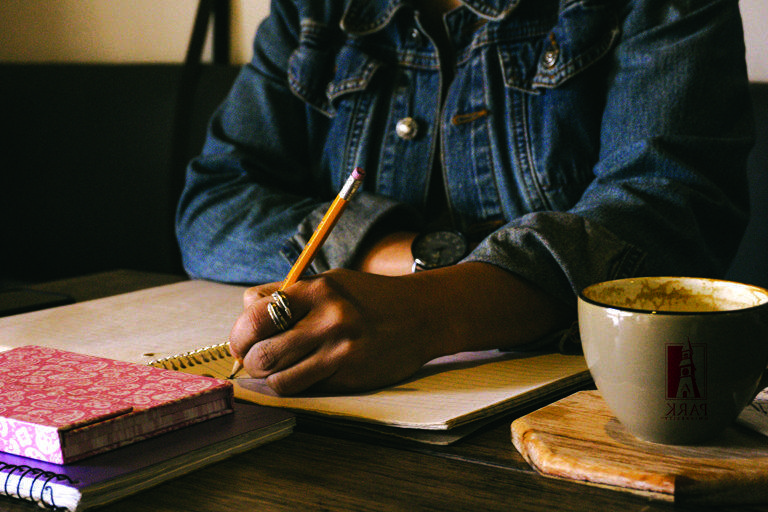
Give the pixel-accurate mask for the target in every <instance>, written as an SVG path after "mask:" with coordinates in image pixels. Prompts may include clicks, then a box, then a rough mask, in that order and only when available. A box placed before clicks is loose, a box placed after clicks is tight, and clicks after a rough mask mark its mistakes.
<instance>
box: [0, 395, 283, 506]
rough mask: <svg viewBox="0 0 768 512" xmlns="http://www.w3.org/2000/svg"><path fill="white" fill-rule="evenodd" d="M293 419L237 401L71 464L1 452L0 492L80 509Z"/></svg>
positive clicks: (197, 464) (196, 464) (257, 439)
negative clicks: (223, 411)
mask: <svg viewBox="0 0 768 512" xmlns="http://www.w3.org/2000/svg"><path fill="white" fill-rule="evenodd" d="M294 425H295V418H294V416H293V414H291V413H289V412H288V411H284V410H280V409H270V408H266V407H260V406H257V405H252V404H243V403H236V404H235V412H234V414H228V415H226V416H219V417H217V418H213V419H210V420H207V421H204V422H202V423H197V424H195V425H191V426H189V427H185V428H182V429H180V430H176V431H174V432H169V433H166V434H162V435H160V436H158V437H153V438H151V439H147V440H144V441H140V442H138V443H135V444H132V445H128V446H124V447H122V448H118V449H116V450H113V451H110V452H107V453H103V454H100V455H96V456H94V457H89V458H87V459H83V460H81V461H78V462H74V463H72V464H65V465H59V464H53V463H50V462H43V461H38V460H34V459H29V458H26V457H21V456H18V455H12V454H8V453H1V452H0V495H6V496H10V497H11V498H15V499H21V500H25V501H30V502H34V503H37V504H38V505H40V506H42V507H45V508H49V509H54V510H68V511H71V512H74V511H78V512H79V511H81V510H85V509H88V508H92V507H96V506H101V505H104V504H106V503H110V502H113V501H115V500H118V499H120V498H123V497H125V496H128V495H130V494H134V493H137V492H139V491H141V490H144V489H147V488H149V487H152V486H155V485H158V484H160V483H161V482H164V481H166V480H169V479H171V478H176V477H179V476H181V475H184V474H186V473H189V472H191V471H194V470H196V469H199V468H202V467H204V466H207V465H209V464H213V463H214V462H217V461H220V460H223V459H225V458H227V457H230V456H232V455H235V454H237V453H241V452H244V451H247V450H250V449H252V448H255V447H257V446H259V445H262V444H265V443H268V442H271V441H275V440H277V439H280V438H282V437H285V436H287V435H288V434H290V433H291V432H292V430H293V427H294ZM1 508H2V503H0V509H1Z"/></svg>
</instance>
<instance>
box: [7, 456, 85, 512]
mask: <svg viewBox="0 0 768 512" xmlns="http://www.w3.org/2000/svg"><path fill="white" fill-rule="evenodd" d="M8 470H10V471H8ZM17 471H18V472H20V473H19V475H18V479H19V480H18V482H17V483H16V492H15V493H14V492H13V486H12V485H10V484H11V477H13V475H14V473H16V472H17ZM2 475H5V482H3V490H2V493H0V494H4V495H5V496H9V497H11V498H19V499H21V500H24V501H28V502H31V503H39V504H40V506H42V507H44V508H47V509H49V510H56V511H63V510H66V508H65V507H60V506H57V505H56V503H55V501H54V499H53V488H52V487H51V486H50V483H51V482H52V481H54V480H55V481H57V482H61V481H66V482H68V483H70V484H73V483H75V481H74V480H72V479H71V478H69V477H68V476H66V475H60V474H58V473H54V472H52V471H43V470H42V469H37V468H33V467H31V466H26V465H17V464H7V463H5V462H0V476H2ZM32 476H34V478H33V479H32V482H30V484H29V491H28V492H26V493H25V495H22V482H23V481H24V479H25V478H28V477H32ZM38 481H41V482H42V483H41V484H40V485H41V487H40V494H39V499H36V498H35V496H34V495H33V493H34V490H35V485H36V484H37V482H38Z"/></svg>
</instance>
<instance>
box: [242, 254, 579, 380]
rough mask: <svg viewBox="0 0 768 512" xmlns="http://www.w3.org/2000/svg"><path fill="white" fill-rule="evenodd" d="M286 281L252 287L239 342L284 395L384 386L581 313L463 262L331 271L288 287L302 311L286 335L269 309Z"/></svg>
mask: <svg viewBox="0 0 768 512" xmlns="http://www.w3.org/2000/svg"><path fill="white" fill-rule="evenodd" d="M278 286H279V284H278V283H272V284H267V285H262V286H257V287H254V288H251V289H249V290H248V291H247V292H246V294H245V297H244V305H245V308H244V311H243V313H242V315H241V316H240V317H239V318H238V320H237V321H236V323H235V325H234V327H233V328H232V332H231V334H230V345H231V348H232V351H233V352H234V354H235V355H237V356H240V357H242V358H243V364H244V366H245V370H246V371H247V372H248V373H249V374H250V375H251V376H253V377H259V378H266V382H267V384H268V385H269V386H270V387H271V388H272V389H274V390H275V391H276V392H277V393H279V394H294V393H298V392H300V391H303V390H306V389H307V388H310V387H313V388H314V389H318V390H322V391H326V392H349V391H361V390H367V389H372V388H376V387H381V386H384V385H388V384H392V383H394V382H397V381H399V380H402V379H404V378H406V377H408V376H410V375H412V374H413V373H415V372H416V371H417V370H418V369H419V368H420V367H421V366H422V365H423V364H424V363H426V362H427V361H429V360H431V359H433V358H435V357H438V356H442V355H446V354H453V353H457V352H461V351H465V350H483V349H490V348H504V347H510V346H513V345H515V344H517V343H523V342H528V341H533V340H535V339H536V338H538V337H540V336H543V335H545V334H548V333H550V332H553V331H554V330H555V329H557V328H561V327H565V326H566V325H568V323H569V322H570V320H571V318H572V317H573V311H571V310H570V308H567V307H566V306H565V305H564V304H562V303H560V302H558V301H556V300H554V299H552V298H551V297H550V296H548V295H546V294H545V293H544V292H542V291H540V290H539V289H538V288H536V287H534V286H532V285H531V284H529V283H527V282H525V281H523V280H521V279H520V278H518V277H516V276H515V275H513V274H510V273H508V272H506V271H504V270H502V269H499V268H497V267H494V266H492V265H488V264H484V263H463V264H459V265H454V266H452V267H446V268H442V269H437V270H432V271H427V272H419V273H416V274H409V275H406V276H400V277H388V276H378V275H373V274H367V273H362V272H355V271H350V270H332V271H330V272H326V273H324V274H321V275H319V276H314V277H310V278H307V279H304V280H302V281H299V282H298V283H296V284H294V285H293V286H290V287H289V288H287V289H286V290H285V294H286V296H287V298H288V301H289V304H290V309H291V312H292V315H293V317H292V319H291V325H290V326H289V328H288V330H286V331H284V332H279V331H278V329H277V328H276V326H275V325H274V323H273V322H272V319H271V318H270V316H269V314H268V313H267V304H268V303H269V302H271V301H272V298H271V297H270V295H271V293H272V292H274V291H275V290H277V288H278Z"/></svg>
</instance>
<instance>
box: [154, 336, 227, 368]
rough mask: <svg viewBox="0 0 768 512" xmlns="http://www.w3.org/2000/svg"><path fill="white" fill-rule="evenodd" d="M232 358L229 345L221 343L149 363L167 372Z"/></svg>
mask: <svg viewBox="0 0 768 512" xmlns="http://www.w3.org/2000/svg"><path fill="white" fill-rule="evenodd" d="M228 357H232V356H231V354H230V353H229V343H227V342H224V343H219V344H218V345H211V346H210V347H202V348H198V349H195V350H190V351H189V352H184V353H182V354H176V355H173V356H168V357H163V358H160V359H155V360H153V361H150V362H148V363H147V364H148V365H149V366H155V367H158V368H165V369H166V370H181V369H184V368H187V367H192V366H195V365H200V364H204V363H209V362H211V361H215V360H217V359H226V358H228Z"/></svg>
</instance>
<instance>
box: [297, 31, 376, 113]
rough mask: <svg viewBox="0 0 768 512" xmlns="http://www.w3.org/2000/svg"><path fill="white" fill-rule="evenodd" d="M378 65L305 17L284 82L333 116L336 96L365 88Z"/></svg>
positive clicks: (300, 96) (336, 35)
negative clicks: (286, 81) (297, 44)
mask: <svg viewBox="0 0 768 512" xmlns="http://www.w3.org/2000/svg"><path fill="white" fill-rule="evenodd" d="M380 66H381V63H380V62H379V61H378V60H376V59H374V58H372V57H370V56H369V55H367V54H365V53H364V52H362V51H361V50H360V49H359V48H357V47H356V46H355V45H354V43H353V42H352V41H346V40H344V38H343V35H341V34H340V33H339V32H335V31H332V30H330V29H328V28H327V27H326V26H324V25H322V24H319V23H315V22H313V21H311V20H305V21H303V22H302V25H301V36H300V38H299V46H298V48H296V50H295V51H294V52H293V54H292V55H291V57H290V59H289V61H288V83H289V86H290V88H291V90H292V91H293V93H294V94H295V95H296V96H298V97H299V98H301V99H302V100H303V101H305V102H306V103H308V104H309V105H311V106H312V107H314V108H316V109H317V110H319V111H320V112H322V113H323V114H325V115H327V116H329V117H333V116H334V115H335V112H336V106H337V103H338V102H339V101H340V99H341V98H342V97H343V96H344V95H346V94H349V93H354V92H359V91H362V90H365V89H366V88H367V87H368V85H369V83H370V81H371V80H372V79H373V76H374V74H375V73H376V70H377V69H378V68H379V67H380Z"/></svg>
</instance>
